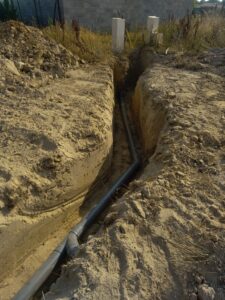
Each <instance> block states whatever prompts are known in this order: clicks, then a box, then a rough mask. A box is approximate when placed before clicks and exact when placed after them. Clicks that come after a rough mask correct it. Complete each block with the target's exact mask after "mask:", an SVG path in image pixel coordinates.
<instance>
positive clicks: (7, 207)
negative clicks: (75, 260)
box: [0, 22, 114, 300]
mask: <svg viewBox="0 0 225 300" xmlns="http://www.w3.org/2000/svg"><path fill="white" fill-rule="evenodd" d="M0 104H1V119H0V161H1V163H0V240H1V249H0V269H1V274H0V299H4V300H6V299H11V297H12V295H13V294H15V292H16V291H17V290H18V288H19V287H21V286H22V285H23V284H24V283H25V282H26V280H27V279H28V278H29V277H30V276H31V275H32V273H33V272H34V271H35V270H36V269H37V268H38V267H39V266H40V264H41V263H42V262H43V261H44V260H45V259H46V258H47V256H48V255H49V253H50V251H52V250H53V249H54V248H55V246H56V245H57V244H58V243H59V242H60V241H61V240H62V239H63V237H64V236H65V235H66V232H68V230H69V229H70V228H71V227H72V226H73V225H74V224H75V223H76V222H78V221H79V220H80V218H81V217H82V216H83V215H84V213H86V210H85V209H81V205H82V204H83V202H84V201H85V203H86V202H87V203H88V198H87V197H88V196H89V195H90V194H91V193H92V191H93V190H94V189H95V187H96V186H98V184H101V182H102V181H103V180H104V178H105V176H106V175H107V173H108V170H109V168H110V167H111V160H112V155H113V114H114V91H113V72H112V70H111V69H110V68H109V67H108V66H104V65H98V66H88V65H86V63H85V62H84V61H82V60H80V59H79V58H78V57H75V56H74V55H73V54H72V53H70V52H69V51H67V50H66V49H65V48H63V47H62V46H61V45H58V44H56V43H55V42H54V41H52V40H49V39H47V38H45V37H44V36H43V34H42V33H41V31H39V30H38V29H35V28H32V27H27V26H25V25H23V24H21V23H17V22H7V23H0ZM25 261H26V263H24V262H25ZM8 276H10V277H8Z"/></svg>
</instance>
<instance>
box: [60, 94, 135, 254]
mask: <svg viewBox="0 0 225 300" xmlns="http://www.w3.org/2000/svg"><path fill="white" fill-rule="evenodd" d="M119 104H120V110H121V113H122V118H123V123H124V127H125V130H126V134H127V139H128V144H129V149H130V153H131V156H132V159H133V163H132V165H131V166H130V167H129V168H128V169H127V170H126V171H125V172H124V173H123V174H122V175H121V176H120V177H119V178H118V179H117V180H116V182H114V183H113V186H112V187H111V188H110V190H109V191H108V192H107V193H106V195H105V196H103V198H102V199H101V200H100V201H99V203H98V204H97V205H96V206H95V207H94V208H93V209H92V210H91V211H90V212H89V213H88V214H87V215H86V216H85V217H84V219H83V220H82V221H81V222H80V223H78V224H77V225H76V226H75V227H74V228H73V229H72V230H71V231H70V233H69V236H68V240H67V246H66V250H67V254H68V256H70V257H74V256H76V254H77V252H78V249H79V248H78V246H77V242H78V240H79V238H80V237H81V236H82V234H83V233H84V232H85V231H86V229H88V228H89V227H90V226H91V225H92V224H93V223H94V221H95V220H96V218H97V217H98V216H99V215H100V214H101V213H102V212H103V210H104V209H105V208H106V207H107V205H108V204H109V202H110V200H111V198H112V196H113V195H114V194H115V193H116V192H117V191H118V189H119V188H120V187H121V186H122V185H124V184H125V183H127V182H128V180H129V179H130V178H131V176H132V175H133V174H134V172H135V171H137V169H138V168H139V166H140V160H139V159H138V155H137V151H136V148H135V145H134V141H133V137H132V133H131V130H130V127H129V121H128V117H127V113H126V108H125V104H124V101H123V100H122V99H121V98H120V97H119ZM75 236H76V239H75V238H74V237H75ZM73 241H74V244H73Z"/></svg>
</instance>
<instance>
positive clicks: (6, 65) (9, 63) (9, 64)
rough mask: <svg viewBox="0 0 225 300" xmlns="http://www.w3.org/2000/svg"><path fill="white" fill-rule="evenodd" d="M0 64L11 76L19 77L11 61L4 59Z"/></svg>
mask: <svg viewBox="0 0 225 300" xmlns="http://www.w3.org/2000/svg"><path fill="white" fill-rule="evenodd" d="M0 63H3V64H4V65H5V67H6V68H7V69H8V71H9V72H11V73H12V74H14V75H17V76H20V73H19V71H18V69H17V67H16V66H15V64H14V62H13V61H12V60H9V59H4V60H2V61H1V62H0Z"/></svg>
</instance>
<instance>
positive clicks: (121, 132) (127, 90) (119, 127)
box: [33, 69, 141, 300]
mask: <svg viewBox="0 0 225 300" xmlns="http://www.w3.org/2000/svg"><path fill="white" fill-rule="evenodd" d="M119 72H122V70H120V69H119ZM128 74H129V71H128ZM114 75H115V74H114ZM129 76H130V74H129ZM136 77H137V78H138V76H136ZM120 78H122V82H123V83H122V84H121V82H120V83H119V84H117V82H114V85H115V86H114V88H115V109H114V117H113V122H114V126H113V129H114V133H113V137H114V139H113V140H114V144H113V156H112V164H111V167H110V169H109V171H108V174H110V176H107V177H105V178H104V179H102V180H101V182H100V183H99V184H98V186H97V189H95V190H94V191H93V192H92V194H91V196H90V197H89V198H87V201H85V202H84V204H82V206H81V208H80V211H81V213H82V214H85V213H87V212H88V211H89V210H90V209H91V208H92V207H93V206H94V205H95V204H96V203H97V202H98V199H101V197H102V196H103V195H104V194H105V193H106V192H107V190H108V189H109V188H110V187H111V186H112V184H113V182H114V181H115V180H116V179H117V178H118V177H119V176H120V175H121V174H123V173H124V172H125V170H126V169H127V168H128V167H129V166H130V165H131V163H132V158H131V154H130V151H129V146H128V142H127V136H126V132H125V129H124V124H123V120H122V116H121V113H120V108H119V104H118V99H117V92H122V93H123V97H124V98H125V103H126V106H127V109H128V117H129V119H130V124H131V127H132V133H133V134H134V140H135V142H136V144H137V145H139V139H138V137H137V133H136V132H135V126H134V123H133V122H131V119H132V116H131V112H130V100H131V95H132V87H131V86H130V85H129V83H128V84H126V83H125V82H126V80H125V78H123V74H120ZM114 79H115V81H116V80H117V78H116V76H114ZM135 83H136V80H135ZM137 151H138V152H139V154H140V152H141V148H140V146H139V147H137ZM126 191H127V187H126V186H124V187H121V188H120V190H119V191H118V192H117V194H116V195H114V197H113V198H112V200H111V201H112V202H113V201H116V198H117V197H120V196H122V195H123V193H125V192H126ZM108 210H110V207H109V208H107V209H106V211H105V212H103V213H102V215H101V216H100V218H98V220H97V221H96V222H95V223H94V224H93V225H92V226H91V228H90V229H88V230H87V232H86V233H85V234H84V236H83V237H82V240H81V241H80V242H81V243H85V242H86V241H87V238H88V237H89V236H90V235H92V234H95V233H96V232H97V231H98V229H99V228H100V226H101V225H102V223H103V222H104V216H105V215H106V214H107V211H108ZM67 261H68V258H67V257H66V255H63V256H62V257H61V259H60V261H59V262H58V264H57V266H56V267H55V269H54V270H53V272H52V274H51V275H50V277H49V278H48V279H47V281H46V282H45V283H44V284H43V285H42V286H41V288H40V289H39V290H38V292H37V293H36V294H35V295H34V297H33V300H40V299H43V294H45V293H46V292H48V291H49V289H50V287H51V285H52V284H53V283H54V282H55V281H56V280H57V279H58V278H59V277H60V274H61V266H62V265H64V264H65V263H66V262H67Z"/></svg>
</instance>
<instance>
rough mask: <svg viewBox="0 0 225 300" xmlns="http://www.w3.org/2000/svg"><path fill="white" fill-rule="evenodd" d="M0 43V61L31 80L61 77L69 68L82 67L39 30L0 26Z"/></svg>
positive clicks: (0, 24) (11, 24)
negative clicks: (10, 65) (9, 62)
mask: <svg viewBox="0 0 225 300" xmlns="http://www.w3.org/2000/svg"><path fill="white" fill-rule="evenodd" d="M0 40H1V43H0V58H6V59H9V60H10V61H12V62H13V63H14V64H15V66H16V68H17V69H18V71H20V72H22V73H24V74H27V75H29V76H30V77H32V78H35V77H38V78H40V77H43V76H44V77H46V76H48V77H49V76H50V78H51V77H52V76H53V77H54V78H57V77H63V76H64V75H65V71H66V70H67V69H68V68H71V66H77V67H78V66H79V62H82V63H83V61H81V60H80V59H79V58H78V57H76V56H74V55H73V54H72V53H71V52H70V51H68V50H66V49H65V48H64V47H63V46H62V45H59V44H57V43H56V42H55V41H54V40H51V39H48V38H46V37H45V36H44V35H43V33H42V32H41V31H40V30H39V29H37V28H34V27H28V26H25V25H24V24H22V23H19V22H15V21H9V22H6V23H0ZM2 63H3V61H1V64H2Z"/></svg>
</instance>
